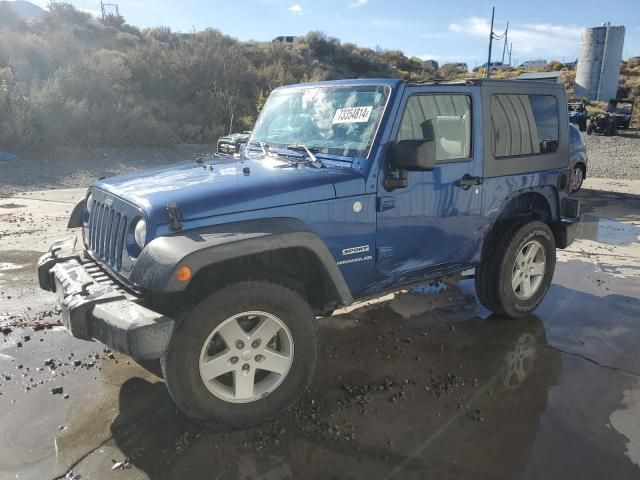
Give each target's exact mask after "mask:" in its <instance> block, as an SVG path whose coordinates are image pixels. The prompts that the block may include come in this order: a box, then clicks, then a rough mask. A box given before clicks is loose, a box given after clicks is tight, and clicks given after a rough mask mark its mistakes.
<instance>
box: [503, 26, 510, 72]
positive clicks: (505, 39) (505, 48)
mask: <svg viewBox="0 0 640 480" xmlns="http://www.w3.org/2000/svg"><path fill="white" fill-rule="evenodd" d="M508 40H509V22H507V29H506V30H505V32H504V46H503V47H502V64H503V65H504V54H505V53H507V41H508Z"/></svg>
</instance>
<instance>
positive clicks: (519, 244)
mask: <svg viewBox="0 0 640 480" xmlns="http://www.w3.org/2000/svg"><path fill="white" fill-rule="evenodd" d="M533 240H535V241H536V242H537V243H539V244H540V245H541V246H542V247H543V255H544V258H545V270H544V273H543V275H542V278H541V282H540V285H539V286H538V288H537V289H536V290H535V292H534V293H533V295H532V296H531V297H530V298H527V299H521V298H518V297H517V296H516V293H515V292H514V289H513V288H512V286H511V279H512V274H513V271H514V266H515V262H516V257H517V255H518V253H519V252H520V251H521V250H522V249H523V248H524V247H525V246H526V245H527V244H528V243H529V242H531V241H533ZM555 264H556V245H555V238H554V236H553V232H552V231H551V229H550V228H549V227H548V226H547V224H545V223H543V222H541V221H538V220H532V219H531V218H524V219H520V220H516V221H514V222H513V223H511V224H509V225H508V226H506V227H505V228H503V229H502V230H500V231H499V233H490V234H489V237H488V238H487V243H486V245H485V248H484V249H483V258H482V260H481V262H480V265H478V267H477V268H476V275H475V284H476V294H477V296H478V300H479V301H480V303H482V304H483V305H484V306H485V307H486V308H487V309H488V310H490V311H492V312H494V313H496V314H498V315H501V316H503V317H506V318H519V317H523V316H525V315H527V314H529V313H531V312H532V311H533V310H535V309H536V308H537V307H538V305H540V302H542V300H543V299H544V297H545V295H546V294H547V291H548V290H549V287H550V286H551V281H552V279H553V272H554V271H555Z"/></svg>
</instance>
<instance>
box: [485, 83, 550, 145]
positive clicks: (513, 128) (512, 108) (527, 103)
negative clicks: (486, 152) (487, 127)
mask: <svg viewBox="0 0 640 480" xmlns="http://www.w3.org/2000/svg"><path fill="white" fill-rule="evenodd" d="M491 124H492V129H493V156H494V157H496V158H499V157H514V156H520V155H537V154H544V153H551V152H555V151H556V150H557V149H558V140H559V131H558V102H557V101H556V98H555V97H553V96H551V95H493V96H492V97H491Z"/></svg>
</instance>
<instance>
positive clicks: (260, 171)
mask: <svg viewBox="0 0 640 480" xmlns="http://www.w3.org/2000/svg"><path fill="white" fill-rule="evenodd" d="M94 187H97V188H100V189H102V190H105V191H108V192H110V193H112V194H114V195H116V196H118V197H120V198H123V199H125V200H127V201H128V202H130V203H133V204H134V205H136V206H138V207H140V208H141V209H142V210H144V212H145V213H146V215H147V219H148V221H149V222H150V223H151V224H153V225H161V224H166V223H169V218H168V217H167V211H166V207H167V203H169V202H175V203H176V205H177V207H178V209H179V210H180V213H181V214H182V219H183V220H193V219H197V218H205V217H211V216H215V215H225V214H230V213H237V212H243V211H250V210H260V209H265V208H273V207H279V206H284V205H293V204H301V203H309V202H317V201H321V200H329V199H332V198H336V189H337V190H338V191H339V192H349V194H350V195H355V194H360V193H364V189H365V184H364V177H363V176H362V173H360V172H358V171H355V170H352V169H351V168H340V167H335V166H334V167H332V166H327V168H321V169H317V168H312V167H310V166H302V165H301V166H298V167H296V166H295V165H291V164H290V163H288V162H285V161H282V160H278V159H274V158H265V159H262V160H250V159H247V158H243V159H233V158H229V159H228V160H222V163H221V162H220V160H218V161H217V162H216V163H215V164H213V163H201V164H200V163H191V164H185V165H177V166H172V167H165V168H159V169H155V170H147V171H142V172H137V173H134V174H129V175H123V176H117V177H111V178H107V179H104V180H100V181H98V182H96V183H95V184H94Z"/></svg>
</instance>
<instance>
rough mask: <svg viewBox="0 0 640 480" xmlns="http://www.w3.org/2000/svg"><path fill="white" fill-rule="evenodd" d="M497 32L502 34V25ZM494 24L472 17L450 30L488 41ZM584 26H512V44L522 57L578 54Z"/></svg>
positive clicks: (450, 27)
mask: <svg viewBox="0 0 640 480" xmlns="http://www.w3.org/2000/svg"><path fill="white" fill-rule="evenodd" d="M493 28H494V31H495V32H496V33H497V34H498V35H500V34H502V33H503V32H504V30H502V29H503V27H502V26H498V27H496V26H495V25H494V27H493ZM490 29H491V26H490V23H489V21H488V20H487V19H485V18H479V17H471V18H467V19H465V20H462V21H460V22H453V23H450V24H449V31H450V32H453V33H457V34H461V35H468V36H473V37H483V38H486V39H487V40H488V37H489V30H490ZM581 34H582V27H579V26H576V25H554V24H551V23H536V24H523V25H518V24H515V25H512V26H510V27H509V41H510V42H513V49H514V51H517V52H519V54H528V55H531V54H539V55H543V54H546V55H553V56H558V55H575V54H576V53H577V50H578V48H579V47H580V35H581Z"/></svg>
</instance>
